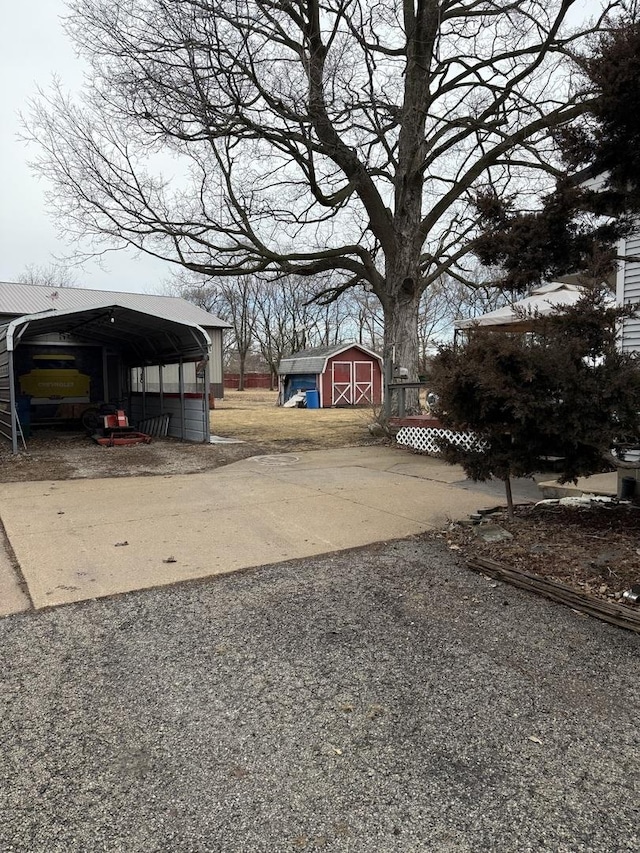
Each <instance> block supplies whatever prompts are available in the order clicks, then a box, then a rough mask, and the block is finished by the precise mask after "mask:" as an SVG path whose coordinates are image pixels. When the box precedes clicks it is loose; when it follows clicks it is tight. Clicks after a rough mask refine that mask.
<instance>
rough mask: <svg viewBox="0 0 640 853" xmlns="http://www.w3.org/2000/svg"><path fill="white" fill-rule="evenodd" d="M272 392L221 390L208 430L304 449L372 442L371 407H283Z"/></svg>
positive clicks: (229, 435)
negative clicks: (222, 392)
mask: <svg viewBox="0 0 640 853" xmlns="http://www.w3.org/2000/svg"><path fill="white" fill-rule="evenodd" d="M277 396H278V395H277V392H276V391H264V390H261V389H259V390H249V391H232V390H229V389H225V392H224V400H216V408H215V409H214V410H213V411H212V412H211V432H212V433H213V434H214V435H221V436H225V437H227V438H239V439H242V440H243V441H246V442H254V443H263V442H269V443H271V442H274V443H282V444H283V445H289V446H291V447H292V448H293V447H299V448H301V449H302V448H304V449H313V448H318V449H320V448H323V447H349V446H353V445H358V444H369V443H371V442H372V438H371V435H370V434H369V431H368V430H367V425H368V424H369V423H371V422H372V421H373V420H374V418H375V413H374V411H373V409H372V408H369V407H364V408H357V409H285V408H282V407H281V406H277V405H276V400H277Z"/></svg>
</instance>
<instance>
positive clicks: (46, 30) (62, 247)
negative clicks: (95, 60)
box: [0, 0, 175, 293]
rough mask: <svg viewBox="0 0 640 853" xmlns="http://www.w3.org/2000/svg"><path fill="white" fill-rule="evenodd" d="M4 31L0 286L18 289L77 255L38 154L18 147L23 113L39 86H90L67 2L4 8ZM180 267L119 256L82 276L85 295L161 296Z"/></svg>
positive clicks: (0, 30)
mask: <svg viewBox="0 0 640 853" xmlns="http://www.w3.org/2000/svg"><path fill="white" fill-rule="evenodd" d="M1 7H2V19H3V21H2V27H0V281H15V280H16V279H17V277H18V276H19V275H20V274H21V273H23V272H25V270H26V268H27V267H28V266H35V267H48V266H49V265H50V264H52V263H55V262H56V258H57V257H62V256H65V255H69V254H70V253H71V252H72V250H73V247H72V246H70V245H68V244H67V243H66V242H65V241H64V240H63V239H62V238H61V237H60V236H59V235H58V233H57V228H56V225H55V222H54V220H53V219H52V217H50V216H49V214H48V213H47V210H46V205H45V199H44V192H45V189H46V185H45V184H43V181H42V180H41V179H39V178H38V177H37V176H34V174H33V173H32V171H31V169H30V168H29V166H28V165H27V163H28V161H29V159H31V158H33V157H34V155H35V151H33V150H32V149H31V147H30V146H29V147H28V146H27V145H26V143H25V142H22V141H20V140H19V139H18V134H19V132H20V121H19V115H18V114H19V112H21V111H25V110H26V108H27V102H28V100H29V98H32V97H33V96H34V95H35V94H36V90H37V88H38V86H40V87H41V88H43V89H46V88H47V87H48V86H49V84H50V82H51V80H52V76H53V75H54V74H57V75H58V76H59V77H60V78H61V80H62V83H63V86H64V87H65V88H68V89H73V88H76V87H78V86H79V85H80V83H81V81H82V65H81V63H80V61H79V60H78V59H77V58H76V56H75V54H74V49H73V46H72V44H71V42H70V41H69V39H68V38H67V36H66V35H65V33H64V31H63V29H62V26H61V24H60V17H61V16H62V15H64V14H65V13H66V6H65V3H64V2H63V0H23V2H20V3H16V2H11V0H2V2H1ZM174 269H175V267H174V266H173V265H171V264H167V263H163V262H160V261H157V260H155V259H153V258H150V257H147V256H144V257H138V256H136V255H135V254H134V253H127V252H114V253H112V254H111V255H110V258H109V260H108V261H107V262H106V266H104V268H102V269H101V267H100V265H99V264H98V263H97V262H90V263H87V264H85V265H84V267H83V268H82V269H77V270H75V272H74V275H75V278H76V280H77V284H78V285H81V286H83V287H88V288H93V289H99V290H100V289H101V290H117V291H121V292H122V291H132V292H136V293H154V292H159V291H161V290H162V287H163V282H164V281H166V280H167V279H169V277H170V274H171V272H172V270H174Z"/></svg>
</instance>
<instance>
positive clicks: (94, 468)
mask: <svg viewBox="0 0 640 853" xmlns="http://www.w3.org/2000/svg"><path fill="white" fill-rule="evenodd" d="M225 395H226V396H225V400H224V401H216V408H215V409H214V410H212V412H211V431H212V433H214V434H215V435H221V436H224V437H226V438H235V439H239V440H240V441H241V442H242V443H239V444H192V443H190V442H182V441H179V440H177V439H172V438H165V439H154V440H153V441H152V442H151V444H141V445H137V446H134V447H101V446H100V445H98V444H96V443H95V442H93V441H92V440H91V439H90V438H89V437H87V436H86V435H85V434H84V433H81V432H57V431H52V430H35V431H34V433H33V435H32V436H31V437H30V438H29V440H28V442H27V450H26V451H24V452H21V453H18V454H17V455H13V454H12V453H11V449H10V447H9V445H8V444H7V443H5V442H2V443H0V482H4V483H7V482H16V481H23V480H69V479H82V478H98V477H132V476H153V475H156V476H158V475H163V474H164V475H166V474H193V473H197V472H200V471H208V470H211V469H214V468H219V467H220V466H222V465H228V464H230V463H231V462H237V461H239V460H241V459H246V458H247V457H249V456H259V455H264V454H271V453H289V452H295V451H302V450H319V449H323V448H327V447H347V446H357V445H359V444H372V443H375V440H374V439H372V437H371V435H370V434H369V432H368V430H367V424H368V423H370V422H371V420H373V417H374V415H373V413H372V412H371V411H370V410H368V409H282V408H279V407H277V406H276V396H277V395H276V393H275V392H270V391H245V392H238V391H228V392H225Z"/></svg>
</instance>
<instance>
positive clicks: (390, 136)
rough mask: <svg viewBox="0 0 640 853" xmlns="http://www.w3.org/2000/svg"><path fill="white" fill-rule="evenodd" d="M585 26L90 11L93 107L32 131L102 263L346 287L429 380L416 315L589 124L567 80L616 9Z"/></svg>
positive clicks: (257, 11)
mask: <svg viewBox="0 0 640 853" xmlns="http://www.w3.org/2000/svg"><path fill="white" fill-rule="evenodd" d="M575 5H576V0H511V2H508V3H504V2H499V0H403V2H402V3H399V2H397V0H380V2H377V3H368V2H365V1H364V0H326V2H324V3H322V4H320V3H319V2H318V0H181V2H180V3H176V2H171V0H73V2H71V4H70V6H71V10H72V14H71V16H70V18H69V20H68V30H69V32H70V33H71V35H72V37H73V39H74V41H75V43H76V45H77V47H78V49H79V51H80V52H81V53H82V54H83V55H84V56H85V57H86V59H87V60H88V61H89V63H90V64H91V68H92V73H91V78H90V86H88V87H86V89H85V95H84V96H83V97H84V100H83V101H81V102H79V103H78V102H74V101H73V100H71V99H69V98H68V97H66V96H65V95H64V94H63V92H62V91H61V90H60V89H59V88H58V89H57V90H54V91H53V93H51V94H50V95H49V96H42V97H41V98H40V99H39V101H38V102H37V103H36V104H35V105H34V108H33V110H32V114H31V116H30V118H29V119H28V120H27V121H26V132H27V135H28V136H29V137H30V138H31V139H32V140H33V141H34V142H36V143H37V144H38V145H39V148H40V152H41V156H40V157H39V160H38V162H37V164H36V165H37V168H38V169H39V170H40V171H41V172H42V173H43V174H44V175H45V176H47V177H48V178H50V179H51V180H52V182H53V189H52V192H51V196H50V200H51V203H52V205H53V208H54V210H55V211H56V212H57V214H58V215H59V217H60V218H61V220H62V221H64V222H65V223H66V226H67V228H68V230H69V232H70V233H71V234H75V235H78V236H81V237H83V238H86V237H87V236H88V237H92V238H93V239H94V240H95V241H96V242H97V246H95V247H94V248H95V251H97V252H99V251H101V250H104V249H106V248H107V247H113V246H116V247H117V246H127V245H129V246H135V247H137V248H139V249H142V250H143V251H145V252H148V253H150V254H152V255H155V256H157V257H161V258H165V259H167V260H169V261H173V262H175V263H177V264H181V265H183V266H184V267H186V268H187V269H190V270H192V271H196V272H199V273H204V274H206V275H216V276H218V275H225V276H238V275H239V274H246V273H249V274H256V273H260V274H263V273H277V274H281V273H282V272H284V273H288V274H292V275H297V276H315V275H318V274H319V273H324V272H326V271H331V272H333V273H334V274H337V275H338V276H339V281H334V283H332V285H331V286H330V288H329V290H328V291H327V292H326V293H325V294H324V297H325V298H328V299H331V298H333V297H337V296H338V295H339V294H340V293H342V292H344V291H345V290H346V289H348V288H351V287H353V286H356V285H363V284H364V285H365V286H366V287H367V288H368V289H369V290H370V292H372V293H373V294H375V295H376V297H377V298H378V299H379V301H380V303H381V306H382V311H383V316H384V330H385V353H386V354H389V352H390V349H391V347H392V346H395V351H396V357H397V360H398V361H400V362H401V363H403V364H404V365H405V366H407V367H408V368H409V369H410V370H412V371H415V370H416V368H417V363H418V345H417V331H416V329H417V308H418V304H419V302H420V299H421V296H422V294H423V292H424V291H425V289H427V288H428V287H430V286H431V285H433V284H434V283H436V282H438V281H440V279H441V277H442V275H443V274H445V273H448V274H450V275H453V276H455V277H457V278H459V279H461V280H464V279H465V277H466V272H467V270H466V269H465V266H464V259H465V257H466V256H467V255H468V253H469V252H470V250H471V249H472V248H473V246H474V240H475V236H476V226H477V218H476V217H477V211H476V208H475V207H474V204H473V201H474V199H475V197H476V195H477V194H478V193H481V192H486V191H488V190H493V191H495V192H497V193H499V194H501V195H505V194H509V193H513V192H516V191H517V192H518V193H519V194H520V195H519V199H520V201H521V202H522V203H526V199H527V197H528V196H529V195H530V196H531V197H532V198H533V196H534V194H535V191H536V190H538V189H539V188H540V187H541V186H544V185H545V184H546V183H547V182H548V181H549V179H550V178H551V177H552V176H554V175H556V174H557V173H558V168H559V167H558V161H557V159H556V154H555V146H554V144H553V140H552V131H553V130H554V128H557V127H558V126H561V125H563V124H564V123H566V122H569V121H571V120H572V119H574V118H575V117H576V116H578V115H580V114H582V113H583V112H584V111H585V109H586V108H587V104H588V94H587V93H586V92H585V91H580V90H578V89H576V90H574V91H572V89H571V86H570V80H569V75H568V74H566V73H564V69H566V68H567V65H568V60H570V59H571V57H572V55H573V53H574V51H575V50H576V49H577V48H578V47H580V45H581V44H582V43H583V39H584V37H585V35H586V34H588V33H590V32H594V31H596V30H598V29H599V28H602V27H603V26H604V25H605V24H606V21H607V20H608V16H609V15H610V13H611V11H612V10H615V9H616V8H617V7H618V6H619V5H620V3H618V2H617V0H610V2H608V0H603V3H602V12H601V14H600V16H599V18H598V20H596V21H594V22H592V23H591V24H590V25H585V26H584V27H582V28H581V29H580V30H579V31H578V30H573V31H572V30H570V29H569V28H568V26H567V18H568V15H569V12H570V10H571V8H572V7H573V6H575ZM163 152H169V153H170V155H171V159H167V158H164V159H163ZM162 166H164V173H163V170H162V168H161V167H162ZM154 170H155V171H154ZM169 174H173V176H174V179H173V180H171V179H170V178H169V177H168V175H169Z"/></svg>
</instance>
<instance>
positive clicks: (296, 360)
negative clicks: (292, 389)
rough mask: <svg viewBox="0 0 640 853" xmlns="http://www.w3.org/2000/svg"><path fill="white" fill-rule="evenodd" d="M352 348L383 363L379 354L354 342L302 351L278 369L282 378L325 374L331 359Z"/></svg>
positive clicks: (290, 357) (287, 359) (284, 359)
mask: <svg viewBox="0 0 640 853" xmlns="http://www.w3.org/2000/svg"><path fill="white" fill-rule="evenodd" d="M352 347H355V348H356V349H359V350H362V351H363V352H365V353H366V354H367V355H370V356H372V357H373V358H377V359H378V361H382V358H381V357H380V356H379V355H378V354H377V353H375V352H373V350H370V349H369V348H368V347H364V346H362V344H357V343H355V342H354V341H351V342H350V343H346V344H333V346H330V347H313V348H312V349H304V350H300V351H299V352H296V353H294V354H293V355H290V356H288V357H287V358H283V359H282V360H281V362H280V366H279V367H278V373H279V374H280V375H281V376H284V375H287V374H290V373H296V374H299V373H312V374H314V375H317V374H319V373H323V372H324V369H325V367H326V364H327V361H328V360H329V359H330V358H333V356H335V355H340V353H341V352H345V351H346V350H348V349H351V348H352Z"/></svg>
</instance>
